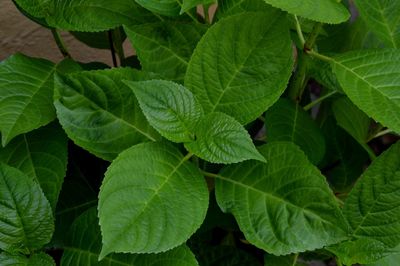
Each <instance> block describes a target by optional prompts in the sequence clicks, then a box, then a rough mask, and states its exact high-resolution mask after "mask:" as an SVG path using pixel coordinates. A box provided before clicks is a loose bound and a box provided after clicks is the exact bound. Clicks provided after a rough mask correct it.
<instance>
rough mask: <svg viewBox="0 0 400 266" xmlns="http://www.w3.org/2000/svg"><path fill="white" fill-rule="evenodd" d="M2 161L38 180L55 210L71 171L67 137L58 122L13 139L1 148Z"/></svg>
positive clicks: (0, 156) (0, 158)
mask: <svg viewBox="0 0 400 266" xmlns="http://www.w3.org/2000/svg"><path fill="white" fill-rule="evenodd" d="M0 162H4V163H5V164H8V165H10V166H12V167H15V168H18V169H19V170H21V171H22V172H24V173H25V174H26V175H27V176H29V177H31V178H32V179H34V180H36V181H37V182H38V183H39V184H40V187H41V188H42V190H43V193H44V195H45V196H46V198H47V199H48V200H49V202H50V205H51V207H52V209H53V210H54V209H55V207H56V204H57V199H58V194H59V193H60V190H61V185H62V183H63V181H64V177H65V173H66V171H67V136H66V135H65V133H64V132H63V131H62V129H61V128H60V127H59V126H58V125H57V124H50V125H48V126H46V127H42V128H39V129H37V130H34V131H32V132H30V133H28V134H24V135H21V136H18V137H17V138H15V139H13V140H12V141H11V142H10V143H9V144H8V145H7V146H6V147H5V148H0Z"/></svg>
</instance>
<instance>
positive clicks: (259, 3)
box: [215, 0, 273, 18]
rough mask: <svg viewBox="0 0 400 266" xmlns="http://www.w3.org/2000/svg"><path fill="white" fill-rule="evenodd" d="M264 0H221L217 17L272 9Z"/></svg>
mask: <svg viewBox="0 0 400 266" xmlns="http://www.w3.org/2000/svg"><path fill="white" fill-rule="evenodd" d="M272 8H273V7H271V6H270V5H267V4H266V3H265V1H264V0H220V1H218V9H217V12H216V14H215V15H216V16H217V18H222V17H225V16H230V15H234V14H238V13H242V12H248V11H253V12H259V11H267V12H268V11H269V10H270V9H272Z"/></svg>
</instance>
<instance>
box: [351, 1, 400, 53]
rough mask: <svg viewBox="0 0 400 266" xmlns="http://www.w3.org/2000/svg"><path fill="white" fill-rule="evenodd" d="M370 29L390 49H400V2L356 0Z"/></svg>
mask: <svg viewBox="0 0 400 266" xmlns="http://www.w3.org/2000/svg"><path fill="white" fill-rule="evenodd" d="M354 2H355V4H356V6H357V9H358V11H359V12H360V15H361V17H362V18H363V19H364V20H365V22H366V23H367V25H368V26H369V29H370V30H371V31H373V32H374V33H375V34H376V35H377V36H379V37H380V38H381V39H382V40H383V41H384V42H385V43H386V45H388V47H393V48H400V20H399V10H400V2H399V1H396V0H369V1H364V0H355V1H354Z"/></svg>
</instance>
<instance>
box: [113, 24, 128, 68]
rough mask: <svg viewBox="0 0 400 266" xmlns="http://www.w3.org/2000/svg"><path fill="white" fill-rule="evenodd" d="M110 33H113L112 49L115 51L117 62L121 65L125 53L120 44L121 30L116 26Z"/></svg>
mask: <svg viewBox="0 0 400 266" xmlns="http://www.w3.org/2000/svg"><path fill="white" fill-rule="evenodd" d="M112 34H113V44H114V49H115V51H116V52H117V55H118V59H119V64H120V65H122V63H123V62H124V61H125V53H124V47H123V46H122V36H121V31H120V29H119V28H117V29H114V30H113V31H112Z"/></svg>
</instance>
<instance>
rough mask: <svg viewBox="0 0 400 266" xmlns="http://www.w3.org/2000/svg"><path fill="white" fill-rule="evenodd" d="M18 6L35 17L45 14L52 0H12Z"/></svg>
mask: <svg viewBox="0 0 400 266" xmlns="http://www.w3.org/2000/svg"><path fill="white" fill-rule="evenodd" d="M14 1H15V2H16V3H17V4H18V6H19V7H20V8H22V9H23V10H24V11H26V12H27V13H29V14H30V15H32V16H34V17H36V18H42V17H45V16H46V15H47V12H48V9H49V6H50V5H51V2H52V1H54V0H14Z"/></svg>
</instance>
